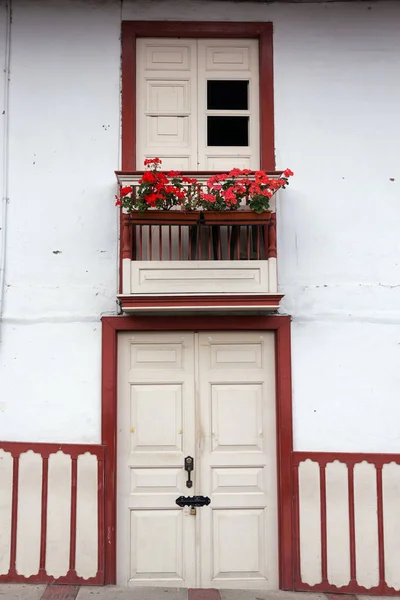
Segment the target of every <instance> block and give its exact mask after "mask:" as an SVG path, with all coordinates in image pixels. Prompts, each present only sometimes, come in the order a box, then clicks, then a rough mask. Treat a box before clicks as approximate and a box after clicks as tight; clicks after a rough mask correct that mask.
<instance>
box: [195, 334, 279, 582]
mask: <svg viewBox="0 0 400 600" xmlns="http://www.w3.org/2000/svg"><path fill="white" fill-rule="evenodd" d="M199 373H200V377H199V397H200V409H199V412H200V431H201V439H200V440H199V444H200V451H201V483H200V488H201V490H202V494H204V495H207V496H210V498H211V504H210V506H209V507H207V509H206V510H202V511H201V514H200V517H199V518H200V523H201V526H200V529H201V544H202V548H201V581H202V585H203V586H204V587H217V588H218V587H221V588H239V589H240V588H268V589H277V588H278V580H277V571H278V570H277V564H276V561H277V559H276V556H277V550H278V545H277V503H276V495H277V493H276V448H275V444H276V434H275V362H274V334H273V333H271V334H269V333H263V335H260V334H257V333H224V334H219V333H214V334H211V335H210V334H199Z"/></svg>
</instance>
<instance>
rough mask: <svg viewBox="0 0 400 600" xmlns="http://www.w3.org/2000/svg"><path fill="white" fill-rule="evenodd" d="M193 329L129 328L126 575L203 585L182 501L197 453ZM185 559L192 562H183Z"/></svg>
mask: <svg viewBox="0 0 400 600" xmlns="http://www.w3.org/2000/svg"><path fill="white" fill-rule="evenodd" d="M193 344H194V338H193V334H164V333H157V334H147V333H140V334H136V335H134V336H132V335H130V334H122V335H121V336H120V338H119V346H118V352H119V354H118V356H119V359H118V368H119V407H118V422H119V425H118V434H119V436H118V452H119V469H118V497H119V512H118V538H119V545H118V550H119V553H118V557H117V566H118V580H119V582H120V583H122V584H123V585H126V584H127V582H128V585H173V586H188V585H195V564H196V563H195V556H194V544H193V539H194V527H195V522H194V520H193V519H191V518H190V515H189V514H188V511H182V510H181V509H180V508H178V507H177V505H176V504H175V500H176V498H177V497H178V496H180V495H182V494H183V493H185V490H187V488H186V487H185V480H186V478H185V472H184V471H183V469H182V465H183V462H184V457H185V456H187V455H188V454H190V455H191V456H194V451H195V447H194V444H195V434H194V362H193V354H194V349H193ZM183 557H185V561H183Z"/></svg>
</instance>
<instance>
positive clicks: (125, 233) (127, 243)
mask: <svg viewBox="0 0 400 600" xmlns="http://www.w3.org/2000/svg"><path fill="white" fill-rule="evenodd" d="M121 254H122V259H124V258H129V260H132V254H133V252H132V224H131V223H130V222H129V215H127V214H125V213H123V214H122V250H121Z"/></svg>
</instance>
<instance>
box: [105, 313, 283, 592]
mask: <svg viewBox="0 0 400 600" xmlns="http://www.w3.org/2000/svg"><path fill="white" fill-rule="evenodd" d="M290 323H291V318H290V317H286V316H240V317H234V316H226V317H221V316H216V315H215V316H199V317H194V316H182V317H161V316H159V317H147V316H143V317H141V316H138V317H103V319H102V407H101V421H102V422H101V437H102V444H103V445H105V446H106V469H105V532H106V540H105V584H115V583H116V551H117V540H116V520H117V393H118V390H117V361H118V339H117V338H118V333H120V332H124V331H126V332H133V331H153V332H157V331H158V332H161V331H196V332H197V331H263V330H264V331H274V333H275V360H276V440H277V481H278V537H279V587H280V589H285V590H292V589H293V573H294V571H293V501H292V500H293V489H292V477H291V461H292V451H293V434H292V383H291V350H290Z"/></svg>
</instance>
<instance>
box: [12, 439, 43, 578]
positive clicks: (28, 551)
mask: <svg viewBox="0 0 400 600" xmlns="http://www.w3.org/2000/svg"><path fill="white" fill-rule="evenodd" d="M41 499H42V457H41V456H40V454H37V453H36V452H32V451H31V450H29V451H28V452H24V453H22V454H21V456H20V459H19V480H18V521H17V523H18V527H17V561H16V567H17V573H18V574H20V575H24V576H25V577H29V576H30V575H34V574H36V573H37V572H38V571H39V559H40V524H41V512H42V511H41V508H42V502H41Z"/></svg>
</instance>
